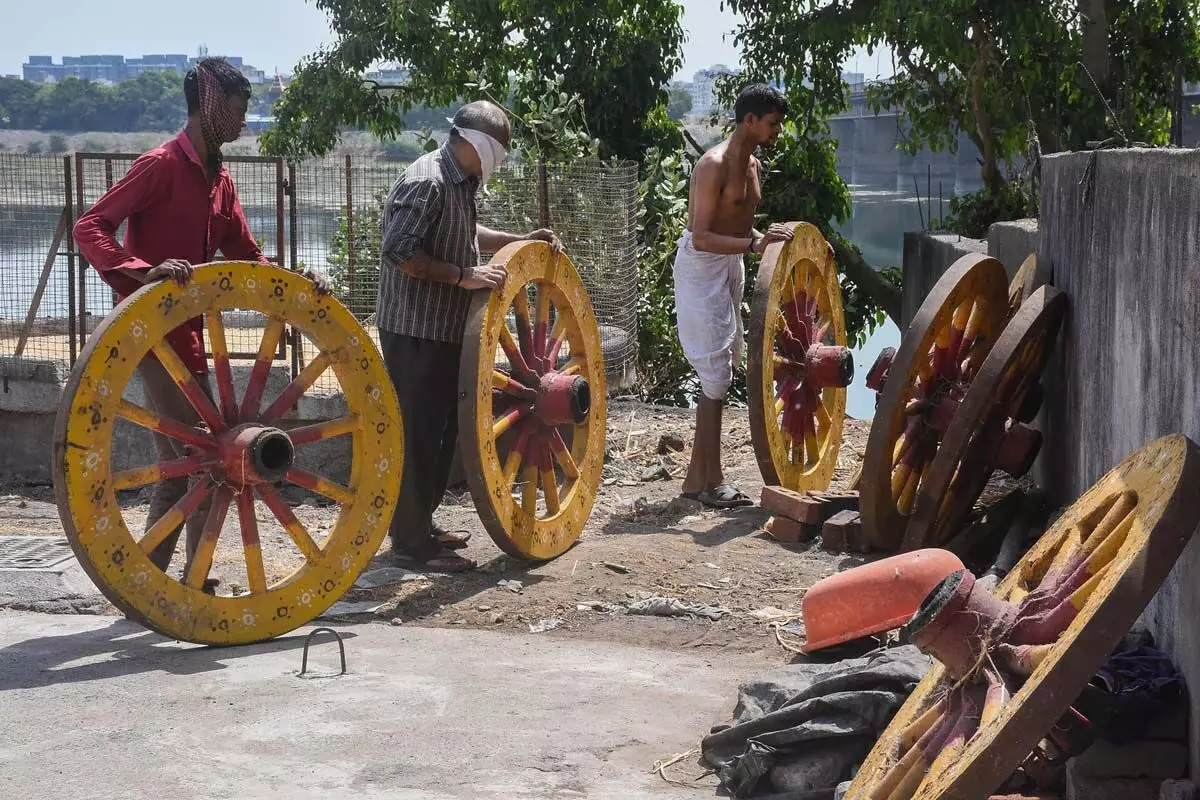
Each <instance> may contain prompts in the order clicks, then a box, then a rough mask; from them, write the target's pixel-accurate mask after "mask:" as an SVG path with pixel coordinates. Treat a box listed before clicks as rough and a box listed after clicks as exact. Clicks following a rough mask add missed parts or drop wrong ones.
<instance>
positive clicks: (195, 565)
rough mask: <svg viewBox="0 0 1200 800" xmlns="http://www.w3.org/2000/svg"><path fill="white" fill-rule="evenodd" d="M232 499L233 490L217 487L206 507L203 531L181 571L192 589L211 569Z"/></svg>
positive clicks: (196, 587)
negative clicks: (206, 513) (185, 566)
mask: <svg viewBox="0 0 1200 800" xmlns="http://www.w3.org/2000/svg"><path fill="white" fill-rule="evenodd" d="M232 499H233V490H232V489H230V488H229V487H227V486H221V487H220V488H218V489H217V493H216V496H215V497H214V498H213V502H212V505H211V506H209V508H208V518H207V519H206V520H205V521H204V532H203V533H202V534H201V535H200V542H199V543H198V544H197V545H196V552H195V553H193V554H192V559H191V561H189V562H188V565H187V568H186V569H185V570H184V573H183V583H184V585H185V586H190V587H192V588H193V589H199V588H200V587H201V586H203V585H204V579H205V578H207V577H208V573H209V572H211V571H212V562H213V554H214V553H216V551H217V541H218V540H219V539H220V538H221V528H223V527H224V525H225V515H226V514H228V513H229V503H230V501H231V500H232Z"/></svg>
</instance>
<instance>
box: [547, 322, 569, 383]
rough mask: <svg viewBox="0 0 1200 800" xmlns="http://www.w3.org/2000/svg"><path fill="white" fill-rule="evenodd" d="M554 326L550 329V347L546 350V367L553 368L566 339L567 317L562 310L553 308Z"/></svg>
mask: <svg viewBox="0 0 1200 800" xmlns="http://www.w3.org/2000/svg"><path fill="white" fill-rule="evenodd" d="M555 311H556V312H558V313H557V315H556V316H555V318H554V328H553V329H552V330H551V331H550V348H549V350H548V351H547V352H546V359H545V360H546V369H554V367H555V365H556V364H557V363H558V354H559V352H560V351H561V350H562V346H563V344H564V343H565V342H566V341H567V318H566V316H564V315H563V313H562V311H561V310H559V309H557V308H556V309H555Z"/></svg>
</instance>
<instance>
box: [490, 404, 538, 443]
mask: <svg viewBox="0 0 1200 800" xmlns="http://www.w3.org/2000/svg"><path fill="white" fill-rule="evenodd" d="M532 413H533V406H532V405H531V404H526V405H520V406H517V407H516V408H513V409H512V410H511V411H509V412H507V413H506V414H504V416H502V417H500V418H499V419H497V420H496V422H495V424H494V425H492V438H493V439H499V438H500V437H501V436H503V435H504V434H505V433H507V432H508V431H509V430H511V429H512V427H513V426H514V425H516V424H517V423H519V422H520V421H521V420H523V419H525V417H527V416H529V415H530V414H532Z"/></svg>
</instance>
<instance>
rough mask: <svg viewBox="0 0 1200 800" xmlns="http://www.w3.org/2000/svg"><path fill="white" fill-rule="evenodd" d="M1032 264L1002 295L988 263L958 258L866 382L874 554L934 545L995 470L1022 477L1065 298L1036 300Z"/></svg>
mask: <svg viewBox="0 0 1200 800" xmlns="http://www.w3.org/2000/svg"><path fill="white" fill-rule="evenodd" d="M1033 280H1034V271H1033V260H1032V257H1031V259H1030V260H1027V261H1026V263H1025V265H1023V266H1022V269H1021V270H1020V271H1019V273H1018V275H1017V278H1016V279H1015V280H1014V281H1013V282H1012V284H1011V285H1008V281H1007V276H1006V275H1005V272H1004V268H1003V266H1002V265H1001V264H1000V262H998V261H997V260H995V259H993V258H988V257H986V256H982V255H975V254H972V255H967V256H964V257H963V258H961V259H959V260H958V261H957V262H955V263H954V264H953V265H952V266H951V267H950V269H949V270H947V271H946V273H945V274H943V275H942V277H941V278H940V279H939V280H938V282H937V283H936V284H935V286H934V288H933V290H932V291H931V292H930V293H929V295H928V296H927V297H926V298H925V300H924V302H923V303H922V304H921V307H920V309H919V310H918V311H917V313H916V315H915V316H914V318H913V321H912V323H911V324H910V325H909V327H908V330H907V331H906V332H905V334H904V336H903V338H902V339H901V344H900V349H899V351H898V352H896V353H895V355H894V357H888V355H887V354H885V356H881V360H880V361H879V362H877V363H876V365H875V366H874V367H873V368H872V371H871V375H870V376H868V385H869V386H871V388H874V389H876V391H878V392H880V395H879V401H878V405H877V407H876V416H875V421H874V422H873V424H872V426H871V434H870V437H869V439H868V442H867V451H866V455H865V458H864V461H863V475H862V481H861V484H860V487H859V491H860V498H861V505H860V510H861V513H862V526H863V533H864V535H865V536H866V538H867V539H868V541H869V542H870V544H871V546H872V547H873V548H875V549H878V550H883V551H895V550H898V549H903V550H911V549H918V548H922V547H930V546H938V545H942V544H945V543H946V542H947V541H948V540H949V539H950V538H952V537H953V535H954V534H956V533H957V532H958V531H959V530H960V529H961V527H962V525H963V524H964V523H965V522H966V520H967V519H968V517H969V516H970V514H971V511H972V508H973V506H974V504H975V502H976V500H978V498H979V496H980V494H981V493H982V492H983V490H984V488H985V487H986V485H987V483H988V480H989V478H990V477H991V476H992V474H993V473H994V472H996V471H997V470H1002V471H1004V472H1006V473H1008V474H1009V475H1012V476H1013V477H1021V476H1022V475H1024V474H1025V473H1026V472H1027V471H1028V470H1029V468H1030V467H1031V466H1032V463H1033V461H1034V459H1035V458H1036V456H1037V454H1038V451H1039V448H1040V446H1041V436H1040V434H1039V433H1038V432H1037V431H1036V430H1035V429H1033V428H1030V427H1029V426H1028V423H1029V422H1030V421H1031V420H1032V419H1033V418H1034V416H1035V415H1036V414H1037V411H1038V409H1039V408H1040V404H1041V387H1040V383H1039V382H1038V381H1039V378H1040V375H1041V373H1042V371H1043V369H1044V368H1045V365H1046V363H1047V360H1048V358H1049V356H1050V354H1051V352H1052V351H1053V348H1054V343H1055V340H1056V337H1057V335H1058V332H1059V329H1060V327H1061V325H1062V321H1063V318H1064V313H1065V308H1066V298H1065V296H1063V295H1062V294H1061V293H1060V292H1057V291H1056V290H1055V289H1053V288H1052V287H1049V286H1045V287H1042V288H1040V289H1037V290H1036V291H1035V290H1033V289H1032V285H1033Z"/></svg>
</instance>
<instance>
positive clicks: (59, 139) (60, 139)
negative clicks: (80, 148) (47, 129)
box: [49, 133, 67, 155]
mask: <svg viewBox="0 0 1200 800" xmlns="http://www.w3.org/2000/svg"><path fill="white" fill-rule="evenodd" d="M49 148H50V152H51V153H53V154H54V155H58V154H59V153H65V152H67V137H65V136H63V135H62V134H59V133H55V134H52V135H51V136H50V142H49Z"/></svg>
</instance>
